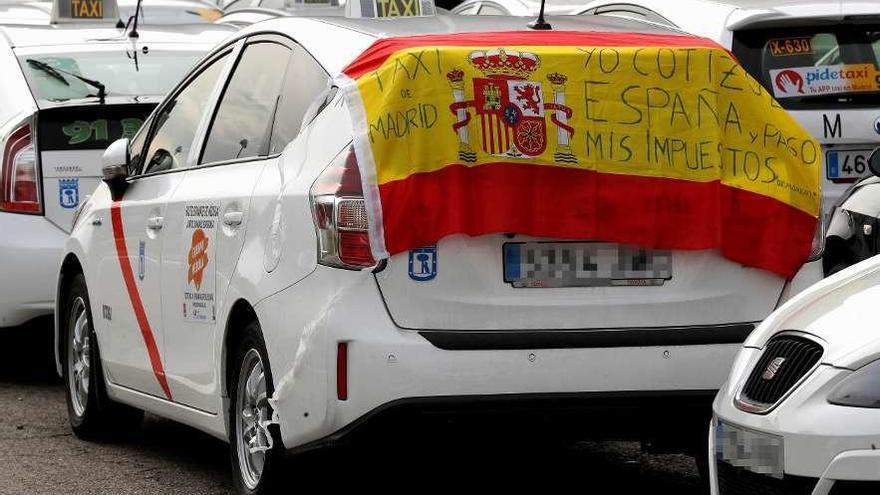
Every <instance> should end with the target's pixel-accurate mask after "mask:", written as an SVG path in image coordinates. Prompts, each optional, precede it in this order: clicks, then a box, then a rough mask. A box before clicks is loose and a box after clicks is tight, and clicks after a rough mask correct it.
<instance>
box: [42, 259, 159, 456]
mask: <svg viewBox="0 0 880 495" xmlns="http://www.w3.org/2000/svg"><path fill="white" fill-rule="evenodd" d="M64 301H65V304H64V306H63V308H62V313H61V314H60V315H59V323H60V324H61V325H62V328H61V331H62V335H61V337H62V338H63V339H64V343H65V352H64V353H63V354H62V358H63V366H62V373H63V376H64V383H65V385H66V387H65V390H66V396H67V412H68V417H69V418H70V426H71V428H72V429H73V432H74V434H75V435H76V436H77V437H79V438H83V439H99V438H106V437H110V436H115V435H118V434H120V433H123V432H124V431H126V430H127V429H129V428H132V427H134V426H137V424H138V423H140V421H141V419H142V418H143V411H140V410H137V409H134V408H131V407H128V406H124V405H122V404H118V403H115V402H113V401H111V400H110V398H109V397H107V389H106V384H105V383H104V373H103V371H102V369H101V355H100V352H99V350H98V339H97V337H96V336H95V329H94V326H93V325H92V312H91V310H90V306H89V294H88V290H87V288H86V282H85V278H84V277H83V276H82V275H81V274H78V275H76V276H75V277H74V278H73V280H71V283H70V285H69V290H68V291H67V295H66V298H65V299H64Z"/></svg>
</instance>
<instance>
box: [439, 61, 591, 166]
mask: <svg viewBox="0 0 880 495" xmlns="http://www.w3.org/2000/svg"><path fill="white" fill-rule="evenodd" d="M468 62H469V63H470V64H471V65H472V66H474V67H475V68H476V69H478V70H479V71H480V72H482V73H483V75H484V76H485V77H475V78H473V98H472V99H470V100H466V99H465V88H464V71H462V70H461V69H453V70H452V71H450V72H448V73H447V74H446V78H447V80H448V81H449V84H450V86H451V87H452V96H453V99H454V100H455V101H454V103H452V104H451V105H450V106H449V109H450V110H451V111H452V113H453V114H455V116H456V120H457V121H456V123H455V124H453V126H452V127H453V130H454V131H455V132H456V133H457V134H458V142H459V158H460V159H461V160H462V161H465V162H475V161H476V153H474V151H473V148H472V147H471V142H470V133H469V128H468V124H469V123H470V121H471V116H470V114H469V112H468V109H470V108H473V109H474V111H475V113H476V115H477V116H478V117H479V124H478V130H479V134H480V146H481V149H482V150H483V152H484V153H488V154H490V155H496V156H504V157H512V158H533V157H536V156H539V155H541V154H542V153H544V151H545V150H546V149H547V123H546V117H547V114H550V121H551V122H552V123H553V124H554V125H556V127H557V136H556V137H557V139H556V141H557V146H556V150H555V153H554V155H553V157H554V160H555V161H557V162H561V163H577V158H576V157H575V156H574V154H573V153H572V151H571V146H570V142H571V137H572V135H573V134H574V129H573V128H572V127H571V126H570V125H568V119H570V118H571V116H572V110H571V108H569V107H567V106H566V105H565V83H566V81H567V80H568V78H567V77H566V76H565V75H563V74H559V73H556V72H554V73H552V74H549V75H548V76H547V79H548V81H549V82H550V85H551V87H552V89H553V101H551V102H547V101H545V94H544V86H543V84H542V82H541V81H533V80H530V79H529V76H531V75H532V73H533V72H534V71H535V70H536V69H537V68H538V67H539V66H540V64H541V60H540V58H538V56H537V55H536V54H534V53H528V52H518V51H513V50H505V49H504V48H498V49H494V50H486V51H474V52H471V54H470V55H469V56H468Z"/></svg>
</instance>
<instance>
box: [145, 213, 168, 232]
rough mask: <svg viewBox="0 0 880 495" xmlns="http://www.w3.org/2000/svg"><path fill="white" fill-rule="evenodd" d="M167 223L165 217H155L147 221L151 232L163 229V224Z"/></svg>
mask: <svg viewBox="0 0 880 495" xmlns="http://www.w3.org/2000/svg"><path fill="white" fill-rule="evenodd" d="M164 221H165V218H164V217H160V216H155V217H150V218H148V219H147V228H148V229H150V230H160V229H162V223H163V222H164Z"/></svg>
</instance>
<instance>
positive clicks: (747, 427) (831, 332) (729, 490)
mask: <svg viewBox="0 0 880 495" xmlns="http://www.w3.org/2000/svg"><path fill="white" fill-rule="evenodd" d="M878 287H880V257H873V258H870V259H868V260H865V261H862V262H860V263H857V264H855V265H853V266H851V267H849V268H846V269H844V270H842V271H840V272H838V273H836V274H835V275H832V276H830V277H828V278H827V279H825V280H823V281H821V282H820V283H818V284H816V285H814V286H813V287H810V288H809V289H807V290H806V291H804V292H802V293H800V294H799V295H797V296H796V297H795V298H793V299H792V300H791V301H789V302H788V303H786V304H785V305H783V306H782V307H781V308H779V309H778V310H777V311H775V312H774V313H773V314H772V315H770V316H769V317H768V318H767V319H766V320H765V321H764V322H763V323H762V324H761V325H760V326H759V327H758V329H757V330H755V332H754V333H753V334H752V335H751V336H750V337H749V338H748V340H747V341H746V342H745V344H744V345H743V348H742V350H741V351H740V353H739V356H737V358H736V361H735V364H734V366H733V368H732V370H731V372H730V377H729V378H728V381H727V384H726V385H725V386H724V388H722V389H721V391H720V392H719V393H718V397H717V398H716V399H715V404H714V411H715V418H714V420H713V422H712V433H711V435H710V439H711V442H712V446H711V447H710V451H709V453H708V455H709V458H710V459H711V461H712V465H711V466H710V468H711V470H712V473H713V475H712V482H711V485H712V493H713V494H720V495H738V494H753V493H787V494H812V495H828V494H833V495H852V494H864V493H877V491H878V490H880V456H878V451H877V449H876V447H877V442H878V438H880V426H878V425H880V421H878V418H880V410H878V407H880V387H878V383H880V361H878V358H880V346H878V340H877V331H876V326H877V324H876V320H877V315H876V313H875V312H874V311H873V308H874V306H876V304H877V298H878V297H880V289H878Z"/></svg>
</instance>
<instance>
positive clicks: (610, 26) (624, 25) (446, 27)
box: [321, 15, 673, 38]
mask: <svg viewBox="0 0 880 495" xmlns="http://www.w3.org/2000/svg"><path fill="white" fill-rule="evenodd" d="M531 20H532V19H531V18H529V17H514V16H465V15H461V16H460V15H450V16H426V17H408V18H395V19H364V18H350V17H327V18H323V19H321V21H323V22H326V23H328V24H332V25H334V26H338V27H340V28H344V29H350V30H353V31H358V32H360V33H364V34H366V35H370V36H373V37H375V38H389V37H396V36H417V35H426V34H452V33H466V32H495V31H526V30H528V29H529V28H528V26H527V24H528V23H529V22H530V21H531ZM547 21H548V22H549V23H550V24H551V25H552V26H553V30H555V31H599V32H638V33H658V34H669V33H671V32H673V31H672V30H670V29H668V28H663V27H660V26H651V25H648V24H645V23H641V22H636V21H631V20H628V19H618V18H610V17H608V18H600V17H595V18H593V17H577V16H548V17H547Z"/></svg>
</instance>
